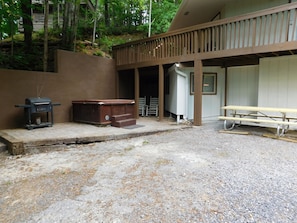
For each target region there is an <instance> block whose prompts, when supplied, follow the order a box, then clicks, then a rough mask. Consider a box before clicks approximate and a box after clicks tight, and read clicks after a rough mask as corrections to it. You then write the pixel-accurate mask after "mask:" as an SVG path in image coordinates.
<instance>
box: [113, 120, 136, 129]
mask: <svg viewBox="0 0 297 223" xmlns="http://www.w3.org/2000/svg"><path fill="white" fill-rule="evenodd" d="M130 125H136V119H134V118H129V119H124V120H119V121H115V122H112V126H115V127H120V128H121V127H125V126H130Z"/></svg>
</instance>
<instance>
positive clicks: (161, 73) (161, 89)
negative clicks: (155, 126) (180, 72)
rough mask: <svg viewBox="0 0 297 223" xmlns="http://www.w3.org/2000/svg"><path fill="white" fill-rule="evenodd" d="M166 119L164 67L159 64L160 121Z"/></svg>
mask: <svg viewBox="0 0 297 223" xmlns="http://www.w3.org/2000/svg"><path fill="white" fill-rule="evenodd" d="M163 118H164V67H163V65H162V64H159V121H162V120H163Z"/></svg>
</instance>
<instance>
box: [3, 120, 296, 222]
mask: <svg viewBox="0 0 297 223" xmlns="http://www.w3.org/2000/svg"><path fill="white" fill-rule="evenodd" d="M221 128H222V126H221V124H219V123H217V122H213V123H207V124H206V125H204V126H202V127H193V128H190V129H184V130H177V131H173V132H169V133H162V134H156V135H151V136H144V137H139V138H133V139H127V140H119V141H111V142H103V143H94V144H87V145H72V146H65V148H63V149H60V150H56V151H51V152H47V153H40V154H31V155H24V156H8V155H7V154H6V153H1V154H0V171H1V175H0V222H7V223H8V222H49V223H52V222H67V223H71V222H88V223H89V222H94V223H95V222H96V223H97V222H104V223H109V222H114V223H117V222H166V223H167V222H168V223H169V222H170V223H172V222H269V223H271V222H296V221H297V220H296V219H297V144H296V143H292V142H286V141H281V140H275V139H270V138H264V137H260V136H254V135H235V134H224V133H219V132H218V130H220V129H221Z"/></svg>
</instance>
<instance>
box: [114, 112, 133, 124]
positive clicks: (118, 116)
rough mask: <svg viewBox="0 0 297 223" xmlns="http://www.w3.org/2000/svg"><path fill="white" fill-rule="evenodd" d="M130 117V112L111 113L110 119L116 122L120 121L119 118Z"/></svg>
mask: <svg viewBox="0 0 297 223" xmlns="http://www.w3.org/2000/svg"><path fill="white" fill-rule="evenodd" d="M130 118H133V115H132V114H130V113H127V114H121V115H113V116H112V117H111V121H113V122H116V121H121V120H125V119H130Z"/></svg>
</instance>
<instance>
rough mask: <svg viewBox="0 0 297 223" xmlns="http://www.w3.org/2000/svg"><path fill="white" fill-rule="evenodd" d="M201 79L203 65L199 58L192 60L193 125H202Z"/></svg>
mask: <svg viewBox="0 0 297 223" xmlns="http://www.w3.org/2000/svg"><path fill="white" fill-rule="evenodd" d="M202 81H203V65H202V61H201V60H195V61H194V86H195V88H194V125H198V126H200V125H202Z"/></svg>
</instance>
